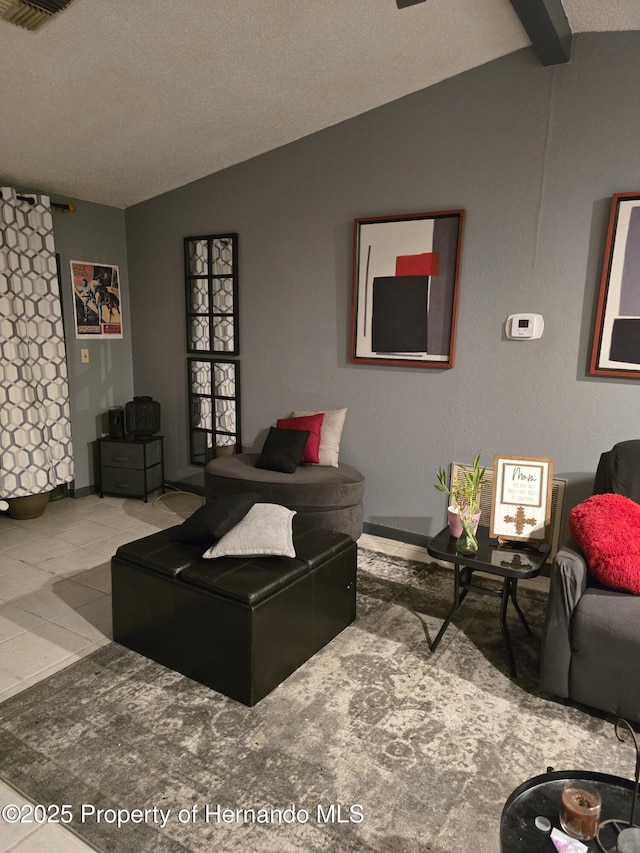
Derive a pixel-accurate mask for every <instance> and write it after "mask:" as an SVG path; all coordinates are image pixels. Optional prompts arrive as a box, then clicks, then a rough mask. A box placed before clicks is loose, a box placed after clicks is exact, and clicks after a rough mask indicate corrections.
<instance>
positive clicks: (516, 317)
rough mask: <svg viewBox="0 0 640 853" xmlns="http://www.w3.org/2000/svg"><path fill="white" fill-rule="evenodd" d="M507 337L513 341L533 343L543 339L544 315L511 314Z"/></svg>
mask: <svg viewBox="0 0 640 853" xmlns="http://www.w3.org/2000/svg"><path fill="white" fill-rule="evenodd" d="M506 331H507V337H508V338H511V340H521V341H533V340H536V338H541V337H542V332H543V331H544V320H543V319H542V314H509V316H508V317H507V323H506Z"/></svg>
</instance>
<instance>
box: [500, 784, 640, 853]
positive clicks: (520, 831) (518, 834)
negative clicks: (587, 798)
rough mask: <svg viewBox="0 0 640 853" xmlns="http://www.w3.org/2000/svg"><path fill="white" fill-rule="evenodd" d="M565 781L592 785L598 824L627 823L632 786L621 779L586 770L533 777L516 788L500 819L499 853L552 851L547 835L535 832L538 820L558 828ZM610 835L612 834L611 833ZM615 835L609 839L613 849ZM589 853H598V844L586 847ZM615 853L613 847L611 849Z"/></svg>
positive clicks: (629, 813) (545, 852) (551, 844)
mask: <svg viewBox="0 0 640 853" xmlns="http://www.w3.org/2000/svg"><path fill="white" fill-rule="evenodd" d="M567 779H584V780H585V781H586V782H591V783H592V784H593V785H595V787H596V788H597V789H598V790H599V791H600V794H601V796H602V812H601V815H600V820H601V822H602V821H606V820H612V819H614V818H617V819H618V820H620V821H621V823H626V822H628V821H629V818H630V816H631V806H632V803H633V793H634V788H635V782H633V781H632V780H631V779H623V778H622V777H621V776H610V775H609V774H607V773H594V772H592V771H589V770H561V771H557V772H556V771H551V772H548V773H543V774H541V775H540V776H534V778H533V779H529V780H528V781H526V782H523V783H522V785H519V786H518V787H517V788H516V789H515V791H513V793H512V794H511V795H510V796H509V798H508V799H507V801H506V803H505V804H504V808H503V809H502V817H501V819H500V850H501V851H502V853H538V851H539V853H550V851H552V850H553V849H554V847H553V843H552V842H551V840H550V839H549V832H544V831H541V830H539V829H537V827H536V824H535V820H536V818H537V817H546V818H547V819H548V820H549V821H550V822H551V826H552V827H556V828H557V829H562V828H561V826H560V818H559V814H560V795H561V792H562V785H563V783H564V782H565V781H566V780H567ZM612 832H613V830H612ZM615 837H616V836H615V832H613V834H612V835H611V839H612V843H613V844H614V845H615ZM587 848H588V850H589V853H591V851H594V853H600V851H601V848H600V847H599V846H598V842H597V841H596V840H595V839H593V840H592V841H589V842H588V843H587ZM613 849H614V850H615V846H614V847H613Z"/></svg>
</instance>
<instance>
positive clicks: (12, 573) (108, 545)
mask: <svg viewBox="0 0 640 853" xmlns="http://www.w3.org/2000/svg"><path fill="white" fill-rule="evenodd" d="M157 495H158V496H151V498H150V499H149V502H148V503H144V502H143V501H141V500H131V499H126V498H114V497H105V498H99V497H98V496H97V495H91V496H89V497H85V498H78V499H71V498H67V499H64V500H59V501H55V502H52V503H50V504H49V506H48V507H47V509H46V511H45V513H44V515H42V516H41V517H40V518H37V519H31V520H24V521H21V520H15V519H11V518H9V517H8V516H6V515H0V702H2V701H3V700H4V699H7V698H9V697H10V696H13V695H14V694H15V693H18V692H19V691H21V690H24V689H25V688H26V687H29V686H30V685H32V684H34V683H35V682H37V681H39V680H41V679H43V678H46V677H47V676H48V675H51V674H52V673H54V672H56V671H58V670H60V669H62V668H64V667H66V666H68V665H69V664H70V663H73V662H74V661H76V660H79V659H80V658H82V657H84V656H85V655H87V654H89V653H90V652H92V651H94V650H95V649H97V648H99V647H100V646H102V645H105V644H107V643H108V642H109V641H110V638H111V595H110V589H111V586H110V572H109V561H110V558H111V556H112V555H113V553H114V552H115V550H116V548H118V546H119V545H122V544H124V543H125V542H130V541H132V540H134V539H139V538H140V537H142V536H148V535H149V534H151V533H155V532H156V531H157V530H160V529H162V528H165V527H171V526H172V525H174V524H179V523H180V522H181V521H182V520H183V519H185V518H187V517H188V516H189V515H191V513H192V512H194V511H195V510H196V509H197V508H198V507H199V506H200V505H201V502H202V500H203V499H202V498H200V497H199V496H198V495H194V494H190V493H185V492H167V494H166V495H164V496H162V495H159V493H157ZM154 498H155V499H154ZM359 544H360V545H362V546H364V547H367V548H371V549H373V550H377V551H382V552H384V553H388V554H395V555H397V556H399V557H404V558H405V559H410V560H422V561H427V562H429V561H430V558H429V556H428V555H427V553H426V550H425V549H424V548H420V547H418V546H415V545H409V544H406V543H402V542H398V541H396V540H391V539H383V538H380V537H378V536H370V535H368V534H363V536H362V537H361V539H360V540H359ZM537 583H538V584H542V585H543V586H544V584H545V583H547V581H546V579H545V578H541V579H539V581H537ZM27 802H28V801H27V800H25V799H24V798H23V797H21V796H20V795H19V794H17V793H16V792H15V791H13V789H11V788H9V787H8V786H7V785H5V784H4V783H2V782H0V809H1V808H2V806H4V805H6V804H8V803H12V804H16V805H23V804H26V803H27ZM91 849H92V848H90V847H88V846H87V845H85V844H84V843H83V842H81V841H80V840H79V839H78V838H77V837H76V836H74V835H72V834H71V833H70V832H68V831H67V830H65V829H63V828H61V827H60V826H56V825H51V824H50V825H45V826H38V825H37V824H8V823H6V822H3V821H2V820H1V819H0V853H8V851H12V853H14V852H15V853H35V851H47V853H80V851H87V850H91Z"/></svg>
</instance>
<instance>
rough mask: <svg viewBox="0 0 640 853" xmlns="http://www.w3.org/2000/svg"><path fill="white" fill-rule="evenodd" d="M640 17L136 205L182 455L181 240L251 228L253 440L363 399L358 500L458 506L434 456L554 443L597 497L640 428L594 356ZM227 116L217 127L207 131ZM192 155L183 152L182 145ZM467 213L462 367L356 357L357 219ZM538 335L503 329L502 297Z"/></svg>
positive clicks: (181, 468) (636, 92) (171, 442)
mask: <svg viewBox="0 0 640 853" xmlns="http://www.w3.org/2000/svg"><path fill="white" fill-rule="evenodd" d="M639 53H640V34H639V33H621V34H588V35H580V36H578V37H576V38H575V40H574V50H573V57H572V61H571V63H570V64H569V65H566V66H558V67H555V68H543V67H541V66H540V65H539V63H538V62H537V61H536V59H535V57H534V55H533V53H532V51H531V50H524V51H520V52H518V53H515V54H512V55H510V56H508V57H505V58H502V59H499V60H496V61H495V62H492V63H490V64H488V65H485V66H483V67H481V68H479V69H475V70H473V71H470V72H468V73H465V74H463V75H460V76H458V77H456V78H453V79H451V80H448V81H445V82H443V83H441V84H439V85H437V86H434V87H431V88H430V89H427V90H424V91H422V92H419V93H416V94H414V95H411V96H409V97H406V98H403V99H401V100H398V101H396V102H394V103H392V104H389V105H387V106H384V107H382V108H379V109H377V110H374V111H372V112H369V113H367V114H365V115H362V116H359V117H356V118H354V119H352V120H350V121H347V122H344V123H342V124H340V125H337V126H335V127H333V128H329V129H327V130H325V131H322V132H320V133H317V134H314V135H313V136H310V137H307V138H305V139H302V140H300V141H298V142H296V143H293V144H291V145H288V146H285V147H283V148H280V149H277V150H275V151H272V152H269V153H267V154H265V155H263V156H261V157H258V158H255V159H253V160H250V161H248V162H246V163H243V164H241V165H239V166H237V167H234V168H231V169H228V170H225V171H223V172H220V173H217V174H214V175H211V176H209V177H207V178H204V179H202V180H200V181H197V182H195V183H192V184H190V185H188V186H185V187H182V188H180V189H178V190H175V191H173V192H170V193H167V194H165V195H163V196H160V197H157V198H155V199H152V200H150V201H148V202H145V203H143V204H140V205H136V206H134V207H132V208H129V209H128V210H127V211H126V233H127V242H128V247H129V277H130V281H131V314H132V323H133V330H134V332H133V341H132V343H133V364H134V381H135V389H136V393H142V394H151V395H152V396H153V397H154V398H156V399H157V400H159V401H160V402H161V404H162V417H163V432H164V434H165V436H166V472H167V477H168V478H169V479H177V478H181V477H184V476H187V475H191V474H194V473H196V472H197V471H198V470H199V469H196V468H193V467H191V466H189V464H188V435H187V411H186V404H187V393H186V354H185V332H184V325H185V321H184V282H183V267H182V238H183V237H184V236H187V235H199V234H209V233H216V232H223V231H238V232H239V235H240V236H239V242H240V295H241V303H240V316H241V356H240V357H241V364H242V407H243V423H242V431H243V438H244V444H245V446H247V445H252V444H254V443H259V441H260V439H261V436H262V431H263V430H264V428H265V427H267V426H268V425H269V424H271V423H273V422H274V421H275V419H276V418H278V417H281V416H283V415H286V414H287V413H289V412H290V411H291V410H292V409H314V408H324V407H326V408H335V407H340V406H348V407H349V413H348V416H347V421H346V425H345V432H344V435H343V442H342V458H343V459H344V460H345V461H348V462H350V463H351V464H354V465H356V466H357V467H359V468H360V469H361V470H362V471H363V472H364V473H365V475H366V478H367V487H366V497H365V519H366V520H367V521H368V522H370V523H376V524H382V525H387V526H390V527H393V528H397V529H400V530H406V531H415V532H418V533H433V532H435V531H437V530H438V529H439V528H440V527H441V526H442V524H443V522H444V515H445V502H444V499H443V497H442V495H440V494H439V493H438V492H436V491H435V489H434V488H433V482H434V479H435V470H436V468H437V467H438V466H440V465H448V464H449V463H450V462H451V461H458V462H468V461H470V460H471V458H472V457H473V455H474V453H475V452H477V451H478V450H481V451H482V460H483V461H484V462H485V463H489V464H492V460H493V456H494V454H495V453H501V454H521V455H531V456H550V457H552V458H553V459H554V460H555V472H556V475H557V476H560V477H565V478H567V479H568V480H569V481H570V484H571V488H570V490H569V495H568V504H569V505H571V504H572V503H575V502H577V501H578V500H580V499H582V497H584V496H586V494H587V493H588V490H589V488H590V486H591V479H592V476H593V471H594V469H595V466H596V464H597V461H598V457H599V454H600V453H601V452H602V451H603V450H605V449H608V448H609V447H610V446H611V445H612V444H613V443H614V442H616V441H618V440H622V439H626V438H630V437H634V436H635V435H636V434H637V423H638V414H639V411H640V407H639V401H640V395H639V393H638V384H637V382H634V381H632V380H610V379H602V378H592V377H589V376H588V375H587V362H588V351H589V347H590V338H591V327H592V322H593V315H594V304H595V295H596V288H597V285H598V282H599V278H600V270H601V264H602V254H603V249H604V241H605V234H606V226H607V220H608V213H609V204H610V198H611V195H612V194H613V193H614V192H621V191H631V190H640V177H639V172H640V146H639V145H638V140H639V139H640V109H639V108H640V103H639V99H640V63H638V61H637V57H638V55H639ZM212 133H215V128H212ZM176 156H179V152H176ZM453 208H464V209H465V210H466V227H465V235H464V242H463V251H462V269H461V277H460V298H459V309H458V340H457V347H456V353H455V366H454V368H453V369H451V370H444V371H443V370H431V369H419V368H396V367H382V366H380V367H378V366H362V365H353V364H350V363H349V361H348V338H349V323H350V310H351V266H352V224H353V219H354V218H356V217H366V216H378V215H388V214H396V213H397V214H401V213H408V212H418V211H424V212H427V211H437V210H448V209H453ZM520 311H530V312H538V313H541V314H543V315H544V318H545V333H544V336H543V338H542V339H541V340H539V341H532V342H512V341H508V340H507V339H506V337H505V334H504V321H505V319H506V317H507V315H508V314H509V313H512V312H520Z"/></svg>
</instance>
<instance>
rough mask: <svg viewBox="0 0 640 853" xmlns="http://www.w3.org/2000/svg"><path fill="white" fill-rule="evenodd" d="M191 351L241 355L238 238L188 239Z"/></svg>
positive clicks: (188, 305)
mask: <svg viewBox="0 0 640 853" xmlns="http://www.w3.org/2000/svg"><path fill="white" fill-rule="evenodd" d="M184 258H185V284H186V297H187V352H189V353H193V354H196V355H201V354H203V353H211V354H218V353H220V354H224V355H227V356H228V355H237V354H238V346H239V337H238V235H237V234H211V235H208V236H204V237H185V240H184Z"/></svg>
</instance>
